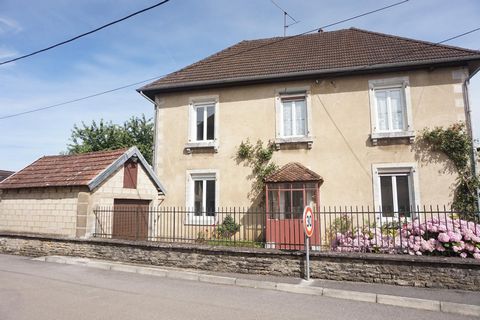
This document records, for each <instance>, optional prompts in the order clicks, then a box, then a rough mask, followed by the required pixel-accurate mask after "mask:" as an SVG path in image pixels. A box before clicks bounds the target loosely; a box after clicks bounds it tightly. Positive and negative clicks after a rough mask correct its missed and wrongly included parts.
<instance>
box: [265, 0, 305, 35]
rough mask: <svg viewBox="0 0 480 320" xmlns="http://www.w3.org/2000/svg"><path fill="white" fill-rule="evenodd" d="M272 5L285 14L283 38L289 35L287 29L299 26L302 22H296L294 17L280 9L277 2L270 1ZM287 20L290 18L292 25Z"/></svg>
mask: <svg viewBox="0 0 480 320" xmlns="http://www.w3.org/2000/svg"><path fill="white" fill-rule="evenodd" d="M270 2H271V3H273V5H274V6H275V7H277V8H278V9H280V10H282V12H283V36H284V37H285V36H286V35H287V28H288V27H290V26H293V25H294V24H297V23H299V22H300V20H296V19H295V18H294V17H292V16H291V15H290V14H289V13H288V12H287V11H285V10H284V9H283V8H282V7H280V6H279V5H278V4H277V3H276V2H275V1H273V0H270ZM287 18H290V20H291V21H293V22H291V23H290V24H287Z"/></svg>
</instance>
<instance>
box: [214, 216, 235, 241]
mask: <svg viewBox="0 0 480 320" xmlns="http://www.w3.org/2000/svg"><path fill="white" fill-rule="evenodd" d="M238 231H240V224H238V223H236V222H235V220H234V219H233V218H232V216H230V215H228V216H226V217H225V219H223V222H222V223H221V224H220V225H219V226H218V227H217V230H216V232H217V238H218V239H230V238H231V237H233V236H234V235H235V233H237V232H238Z"/></svg>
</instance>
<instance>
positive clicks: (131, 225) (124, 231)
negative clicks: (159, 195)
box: [112, 199, 150, 240]
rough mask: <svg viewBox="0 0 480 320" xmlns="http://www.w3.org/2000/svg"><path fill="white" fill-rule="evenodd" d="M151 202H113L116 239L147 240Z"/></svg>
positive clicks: (130, 200) (121, 200)
mask: <svg viewBox="0 0 480 320" xmlns="http://www.w3.org/2000/svg"><path fill="white" fill-rule="evenodd" d="M149 205H150V200H134V199H115V200H114V201H113V230H112V237H113V238H114V239H126V240H147V238H148V207H149Z"/></svg>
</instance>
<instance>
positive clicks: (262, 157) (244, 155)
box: [236, 139, 278, 198]
mask: <svg viewBox="0 0 480 320" xmlns="http://www.w3.org/2000/svg"><path fill="white" fill-rule="evenodd" d="M274 151H275V148H274V146H273V144H272V143H267V145H266V146H264V143H263V141H262V140H258V141H257V143H256V144H255V145H253V144H252V143H251V142H250V140H248V139H247V140H246V141H245V142H244V141H242V143H240V145H239V146H238V148H237V153H236V159H237V161H238V162H245V163H246V164H247V165H248V166H249V167H251V168H252V178H253V179H254V183H253V186H252V192H251V196H252V197H254V198H255V197H257V196H258V195H259V194H260V193H261V192H262V191H263V187H264V180H265V178H266V177H268V176H269V175H270V174H272V173H273V172H274V171H275V170H277V169H278V166H277V165H276V164H275V163H274V162H271V160H272V156H273V152H274Z"/></svg>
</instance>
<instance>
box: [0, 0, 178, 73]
mask: <svg viewBox="0 0 480 320" xmlns="http://www.w3.org/2000/svg"><path fill="white" fill-rule="evenodd" d="M168 1H170V0H163V1H161V2H159V3H157V4H154V5H152V6H150V7H147V8H145V9H142V10H139V11H136V12H134V13H132V14H129V15H128V16H126V17H123V18H121V19H118V20H115V21H112V22H110V23H107V24H105V25H103V26H101V27H98V28H96V29H93V30H91V31H88V32H85V33H82V34H80V35H78V36H75V37H73V38H70V39H68V40H65V41H62V42H59V43H56V44H54V45H51V46H49V47H46V48H43V49H40V50H37V51H34V52H31V53H29V54H26V55H23V56H20V57H16V58H13V59H10V60H6V61H3V62H0V66H1V65H4V64H7V63H11V62H14V61H18V60H21V59H25V58H28V57H31V56H34V55H36V54H39V53H42V52H45V51H48V50H51V49H53V48H56V47H59V46H62V45H64V44H67V43H69V42H72V41H75V40H77V39H80V38H82V37H85V36H87V35H89V34H92V33H95V32H97V31H100V30H102V29H105V28H107V27H110V26H112V25H114V24H117V23H119V22H122V21H124V20H127V19H129V18H131V17H133V16H136V15H138V14H140V13H143V12H145V11H148V10H151V9H154V8H156V7H159V6H161V5H162V4H165V3H167V2H168Z"/></svg>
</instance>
